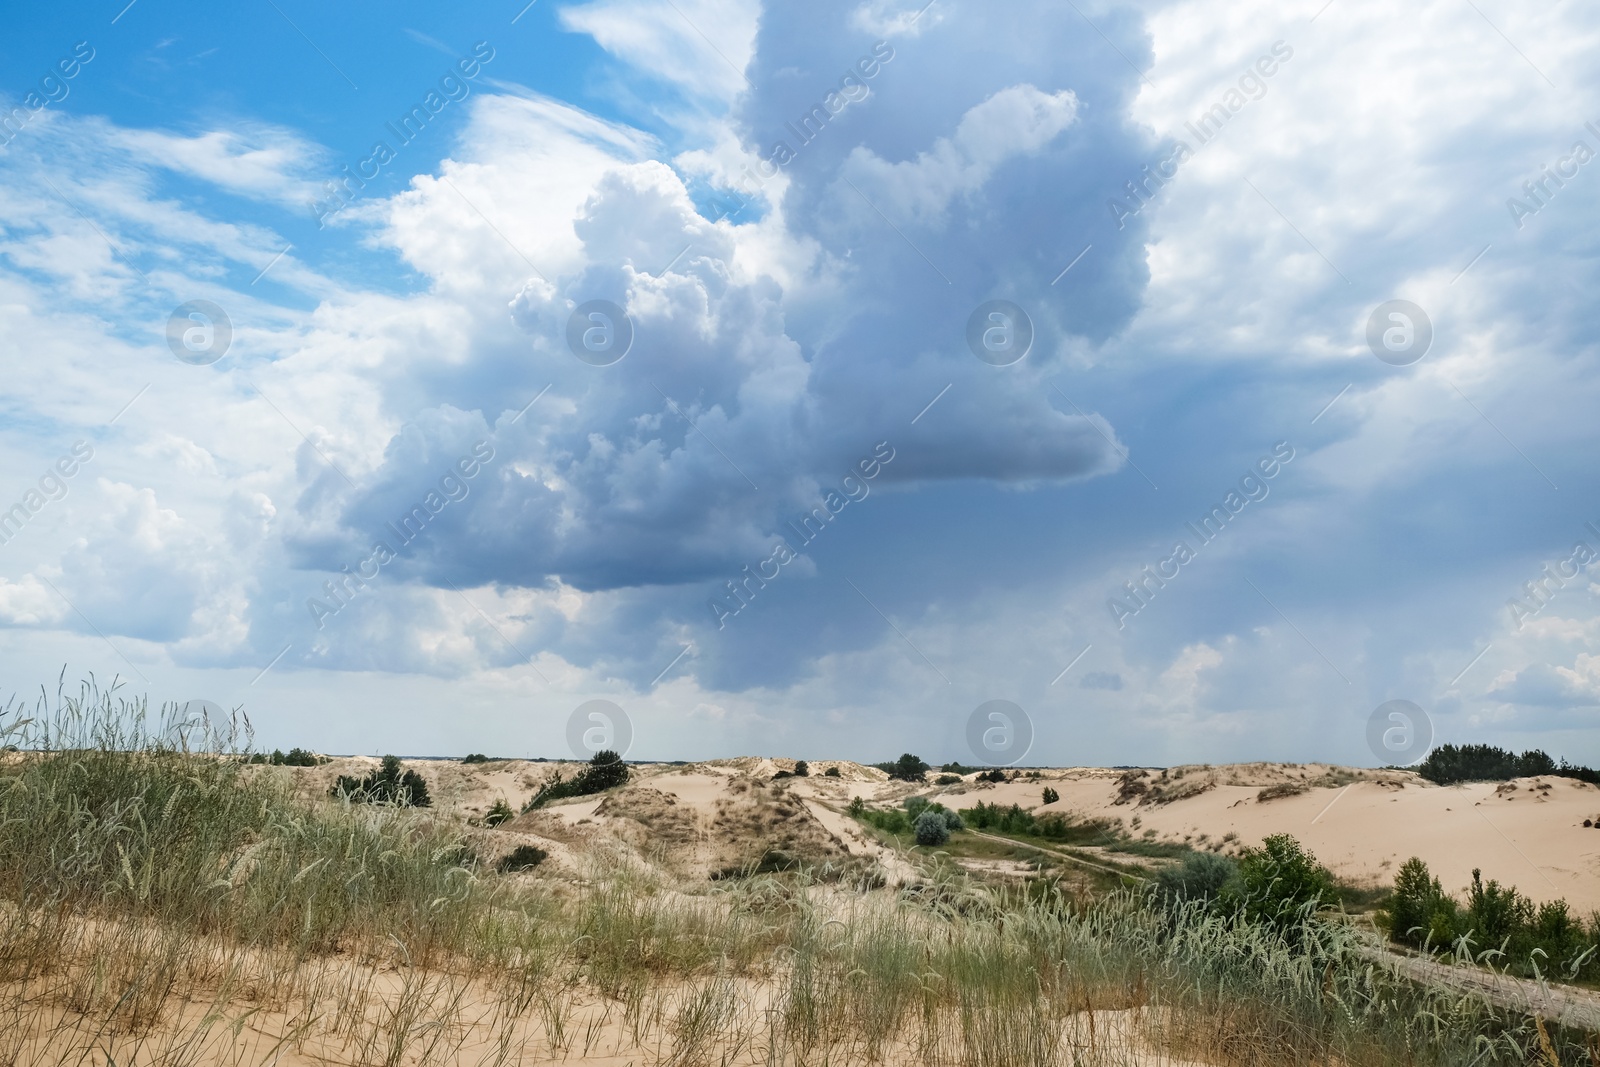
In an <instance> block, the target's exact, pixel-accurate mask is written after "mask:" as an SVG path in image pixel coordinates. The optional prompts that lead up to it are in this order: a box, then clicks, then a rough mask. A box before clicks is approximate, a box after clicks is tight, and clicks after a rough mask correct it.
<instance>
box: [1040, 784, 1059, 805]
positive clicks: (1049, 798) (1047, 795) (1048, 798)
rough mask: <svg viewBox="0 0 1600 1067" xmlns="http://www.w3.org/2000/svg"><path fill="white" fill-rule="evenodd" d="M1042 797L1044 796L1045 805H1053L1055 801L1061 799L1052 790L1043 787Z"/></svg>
mask: <svg viewBox="0 0 1600 1067" xmlns="http://www.w3.org/2000/svg"><path fill="white" fill-rule="evenodd" d="M1043 796H1044V802H1045V803H1046V804H1054V803H1055V802H1056V801H1058V800H1060V799H1061V794H1060V793H1057V792H1056V791H1055V790H1054V789H1051V788H1050V787H1049V786H1045V787H1044V794H1043Z"/></svg>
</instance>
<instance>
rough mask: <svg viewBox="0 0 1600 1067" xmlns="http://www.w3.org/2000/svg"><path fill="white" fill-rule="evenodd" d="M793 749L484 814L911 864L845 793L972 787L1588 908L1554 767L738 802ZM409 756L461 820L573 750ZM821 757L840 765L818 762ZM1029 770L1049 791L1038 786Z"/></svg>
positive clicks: (842, 771) (1589, 834) (820, 783)
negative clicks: (1484, 775) (863, 820)
mask: <svg viewBox="0 0 1600 1067" xmlns="http://www.w3.org/2000/svg"><path fill="white" fill-rule="evenodd" d="M376 765H377V760H376V759H372V758H369V757H354V758H348V759H340V760H336V761H334V762H332V763H330V764H327V765H326V766H323V767H320V768H316V769H288V768H284V769H275V770H276V772H277V773H281V774H288V775H292V776H294V777H295V778H296V779H297V780H301V781H303V782H304V783H305V785H306V787H307V789H308V790H309V791H311V792H316V791H320V790H322V789H324V788H325V783H330V782H332V781H333V779H334V777H335V776H336V775H339V774H353V773H365V772H367V771H369V770H371V769H372V768H373V767H375V766H376ZM794 765H795V761H794V760H793V759H786V758H774V757H745V758H740V759H729V760H712V761H708V762H704V763H695V764H688V765H672V764H636V765H634V767H633V774H634V777H633V779H632V781H630V783H629V784H628V786H627V787H625V788H624V789H623V790H621V791H620V792H618V793H616V794H607V795H606V796H604V797H585V798H580V799H577V800H574V801H569V802H565V803H562V802H557V803H556V804H554V805H552V806H551V807H549V808H547V809H545V810H543V811H540V812H534V813H530V814H527V815H523V816H519V817H518V818H517V819H516V820H514V821H512V822H510V823H507V824H503V825H502V826H501V827H500V828H499V832H500V833H501V834H503V835H511V836H516V837H518V838H519V839H520V838H521V837H526V838H527V839H528V840H529V841H531V842H533V843H537V844H540V845H541V846H542V847H546V848H548V849H550V850H551V851H552V853H553V854H554V855H555V856H556V857H558V858H559V857H562V856H563V855H567V856H568V857H569V858H568V859H567V860H566V862H569V863H570V862H571V861H570V854H571V849H570V847H569V845H568V842H572V841H575V840H581V839H584V838H586V837H590V838H592V837H595V836H599V835H607V836H614V837H616V838H617V839H619V840H622V841H624V842H635V843H636V845H637V846H638V847H641V848H646V849H647V848H649V847H651V846H652V845H659V844H661V843H663V842H666V841H671V842H672V843H673V844H674V846H675V847H674V849H673V854H674V861H675V863H677V864H678V866H679V869H681V870H683V871H684V872H685V873H691V872H692V873H696V874H699V875H702V876H704V875H709V874H710V873H711V872H712V871H714V870H718V869H722V868H724V867H727V866H729V865H732V864H737V863H739V862H741V861H743V860H747V859H749V856H748V855H747V853H749V852H751V850H752V849H753V848H755V847H756V846H761V847H765V844H766V842H767V840H768V838H769V837H771V838H772V839H773V840H777V839H779V838H782V839H785V840H789V841H790V842H791V843H792V844H793V845H794V846H796V847H797V848H798V849H799V850H800V851H801V852H802V853H804V854H806V855H814V856H816V857H817V858H826V857H828V856H829V855H833V856H835V857H837V856H840V855H843V854H848V855H850V856H852V857H857V858H861V859H866V860H870V861H872V862H874V863H877V864H880V865H882V866H883V867H884V868H885V873H886V874H887V875H888V876H889V877H890V878H891V879H892V880H899V879H902V878H904V877H907V876H909V872H908V870H907V869H906V868H905V867H904V865H903V863H902V862H901V861H899V860H898V859H897V857H896V856H895V853H894V851H893V850H892V849H890V848H887V847H885V846H884V845H882V844H880V843H878V842H877V841H875V840H874V839H873V838H872V837H871V836H870V835H869V834H867V833H866V831H864V830H863V828H862V827H861V826H860V825H859V824H857V823H856V822H855V821H854V820H852V819H850V818H848V817H847V816H845V815H844V813H843V809H844V807H845V806H846V805H848V803H849V802H850V800H851V798H852V797H860V798H862V799H863V800H865V801H867V802H868V803H878V804H881V803H892V802H896V801H899V800H900V799H902V798H904V797H906V796H909V795H911V794H913V793H915V794H918V795H923V796H928V797H931V798H934V799H936V800H938V801H940V802H941V803H943V804H945V805H946V806H947V807H950V808H953V809H955V810H957V811H959V810H961V809H963V808H970V807H972V806H974V805H976V804H978V803H979V802H984V803H989V804H1003V805H1010V804H1018V805H1021V806H1022V807H1023V808H1026V809H1028V810H1030V811H1033V812H1035V813H1036V814H1044V813H1047V812H1060V813H1063V814H1068V815H1072V816H1075V817H1078V818H1081V819H1105V820H1108V821H1110V822H1111V823H1113V824H1117V825H1119V826H1120V828H1121V829H1123V830H1124V831H1125V832H1126V833H1128V834H1129V835H1131V836H1134V837H1143V838H1149V839H1153V840H1157V841H1164V842H1174V843H1180V844H1186V845H1189V846H1191V847H1194V848H1200V849H1212V850H1216V851H1222V852H1227V853H1234V852H1237V851H1238V850H1239V848H1240V847H1242V846H1257V845H1259V844H1260V843H1261V841H1262V839H1264V838H1265V837H1266V836H1268V835H1269V834H1280V833H1288V834H1292V835H1294V836H1295V837H1296V838H1298V839H1299V840H1300V841H1301V842H1302V843H1303V844H1305V845H1306V847H1307V848H1309V849H1310V850H1311V851H1312V852H1314V853H1315V854H1316V856H1317V858H1318V859H1319V860H1321V861H1322V862H1323V863H1324V864H1325V865H1326V866H1327V867H1328V868H1329V869H1330V870H1332V871H1333V872H1334V873H1335V874H1337V875H1339V876H1340V877H1341V878H1342V879H1345V880H1347V881H1350V882H1353V883H1357V884H1363V885H1371V886H1374V887H1376V886H1381V885H1386V884H1387V883H1388V882H1389V881H1390V880H1391V879H1392V877H1393V874H1394V871H1395V869H1396V868H1398V867H1399V865H1400V864H1402V863H1404V862H1405V860H1407V859H1408V858H1410V857H1412V856H1419V857H1421V858H1422V859H1423V860H1424V861H1426V862H1427V864H1428V866H1429V867H1430V869H1431V870H1432V871H1433V872H1434V874H1435V875H1437V876H1438V877H1439V879H1440V880H1441V882H1442V883H1443V885H1444V887H1445V889H1446V890H1448V891H1451V892H1455V893H1461V892H1463V891H1464V890H1465V887H1466V886H1467V884H1468V883H1469V882H1470V880H1471V876H1472V871H1473V869H1474V868H1479V869H1481V870H1482V871H1483V876H1484V878H1485V879H1489V878H1494V879H1497V880H1499V881H1500V882H1502V883H1507V884H1514V885H1516V886H1517V888H1518V889H1519V890H1521V891H1522V892H1523V893H1524V894H1526V895H1527V896H1529V897H1530V898H1532V899H1533V900H1535V901H1540V902H1542V901H1545V900H1550V899H1555V898H1565V899H1566V900H1567V901H1568V902H1569V903H1570V904H1572V905H1573V907H1574V909H1575V910H1577V911H1578V912H1579V913H1580V914H1587V913H1588V912H1590V911H1593V910H1600V825H1591V826H1589V827H1586V826H1584V820H1586V819H1587V820H1589V821H1590V822H1591V823H1592V824H1600V788H1596V787H1594V786H1591V785H1588V784H1586V783H1583V782H1579V781H1575V780H1573V779H1570V778H1560V777H1544V778H1524V779H1517V780H1514V781H1511V782H1476V783H1466V784H1460V785H1452V786H1438V785H1434V784H1433V783H1431V782H1428V781H1426V780H1425V779H1423V778H1421V777H1420V776H1418V775H1417V774H1415V773H1412V772H1410V771H1400V770H1368V769H1362V768H1354V767H1339V766H1333V765H1328V764H1274V763H1245V764H1229V765H1218V766H1210V765H1194V766H1187V767H1174V768H1170V769H1167V770H1160V769H1155V770H1145V769H1132V770H1129V769H1114V770H1113V769H1106V768H1095V767H1074V768H1044V769H1037V773H1038V775H1039V777H1037V778H1033V777H1020V778H1018V779H1016V780H1013V781H1008V782H1001V783H987V782H983V783H980V782H977V781H975V779H976V775H975V774H970V773H969V774H966V775H962V776H960V777H961V782H960V783H959V784H952V785H944V786H936V785H932V784H931V783H932V781H933V780H934V779H935V778H936V777H937V774H936V773H934V774H930V775H929V784H922V785H912V784H909V783H905V782H895V781H891V780H890V779H889V776H888V775H887V774H885V773H884V772H883V771H881V770H879V769H877V768H875V767H869V766H864V765H862V764H859V763H852V762H848V761H830V760H819V761H813V762H812V763H811V764H810V772H811V773H810V775H809V776H808V777H805V778H785V779H781V780H780V782H781V788H782V790H783V792H784V793H786V794H787V795H788V796H792V797H793V798H794V800H795V801H797V802H798V805H799V807H798V809H797V810H779V809H776V808H770V806H761V810H762V811H765V812H767V815H765V816H762V815H759V814H754V812H755V809H756V807H757V802H756V799H755V798H757V797H759V796H761V795H762V794H763V792H764V791H765V790H767V789H771V788H773V787H774V786H777V785H778V783H775V782H773V775H775V774H777V773H779V772H781V771H792V770H793V769H794ZM407 766H409V767H411V768H413V769H416V770H417V771H418V772H419V773H421V774H422V775H423V776H424V777H425V778H426V779H427V780H428V783H429V786H430V788H431V790H432V792H433V796H434V804H435V806H436V807H437V808H438V809H439V810H440V811H441V812H443V813H447V814H449V815H450V816H452V817H454V818H459V819H462V820H470V819H476V818H481V816H482V815H483V813H484V812H485V811H487V810H488V808H489V806H490V805H491V804H492V803H493V802H494V801H495V800H496V799H497V798H503V799H504V800H506V801H507V803H509V804H510V805H511V806H512V807H513V808H515V809H518V810H520V809H521V808H522V806H523V805H524V804H525V803H526V802H527V800H528V799H529V798H531V797H532V796H533V794H534V793H535V792H536V791H537V789H538V786H539V784H540V783H541V782H543V781H545V780H546V779H548V778H549V777H550V776H551V775H553V774H554V773H556V772H558V771H559V772H561V773H564V774H568V775H570V774H571V773H573V772H574V771H575V770H576V769H577V767H578V765H577V764H560V763H543V762H529V761H523V760H506V761H501V762H494V763H488V764H470V765H463V764H461V763H458V762H455V761H445V760H413V761H408V762H407ZM829 768H836V769H837V770H838V772H839V775H840V776H839V777H837V778H832V777H828V776H827V775H826V772H827V771H828V769H829ZM1019 773H1023V774H1031V773H1032V770H1030V771H1027V772H1019ZM1045 786H1050V787H1052V788H1054V789H1055V790H1056V791H1057V793H1058V794H1059V795H1060V799H1059V800H1057V801H1056V802H1055V803H1053V804H1049V805H1046V804H1044V803H1043V801H1042V799H1041V797H1042V792H1043V789H1044V787H1045ZM757 787H759V788H757ZM752 790H755V791H754V792H752ZM742 808H750V809H751V813H752V817H753V818H755V820H756V821H755V822H754V823H752V824H749V825H746V826H743V827H740V826H738V825H737V823H736V822H730V821H729V820H730V819H734V817H735V816H734V813H737V812H738V811H740V810H741V809H742ZM791 809H792V806H791ZM763 818H772V819H777V820H778V822H779V823H781V825H782V829H781V830H780V831H776V832H775V833H776V837H773V835H772V834H766V835H765V836H763V834H764V833H765V831H763V829H762V826H761V820H762V819H763ZM785 835H787V837H786V836H785ZM507 840H510V836H508V837H507ZM971 862H973V863H976V862H978V861H971Z"/></svg>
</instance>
